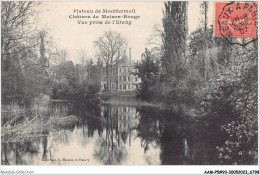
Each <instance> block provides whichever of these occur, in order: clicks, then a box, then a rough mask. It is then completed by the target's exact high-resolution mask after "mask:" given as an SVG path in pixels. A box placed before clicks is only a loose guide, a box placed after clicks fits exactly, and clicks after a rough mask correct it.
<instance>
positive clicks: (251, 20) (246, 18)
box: [215, 2, 257, 46]
mask: <svg viewBox="0 0 260 175" xmlns="http://www.w3.org/2000/svg"><path fill="white" fill-rule="evenodd" d="M215 7H216V8H215V12H216V16H215V18H216V19H215V36H220V37H224V38H225V39H227V40H228V41H229V42H230V43H232V44H239V45H242V46H245V45H247V44H249V43H251V42H253V41H256V40H257V3H256V2H230V3H227V2H216V6H215ZM239 38H240V39H239Z"/></svg>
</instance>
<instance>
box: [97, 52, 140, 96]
mask: <svg viewBox="0 0 260 175" xmlns="http://www.w3.org/2000/svg"><path fill="white" fill-rule="evenodd" d="M137 73H138V70H137V69H135V68H134V61H133V60H132V59H131V49H129V56H127V54H126V52H125V53H124V54H123V55H122V57H121V59H120V60H119V61H118V63H116V64H114V65H113V70H112V72H111V71H110V73H109V77H108V85H107V75H106V72H105V71H103V74H102V79H101V80H102V81H101V92H104V91H105V90H106V89H108V91H110V92H134V91H135V90H136V89H137V87H138V85H139V83H140V82H141V79H140V78H139V77H138V76H137Z"/></svg>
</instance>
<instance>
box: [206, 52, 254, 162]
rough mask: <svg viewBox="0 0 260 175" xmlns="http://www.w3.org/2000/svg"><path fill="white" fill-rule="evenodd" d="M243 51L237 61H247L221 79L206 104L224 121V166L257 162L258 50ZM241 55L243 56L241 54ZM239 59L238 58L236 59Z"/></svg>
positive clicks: (209, 110)
mask: <svg viewBox="0 0 260 175" xmlns="http://www.w3.org/2000/svg"><path fill="white" fill-rule="evenodd" d="M234 48H235V49H239V50H237V52H235V54H234V53H233V54H231V55H230V57H231V58H233V59H242V60H244V61H243V62H242V63H241V64H238V65H234V63H233V65H232V69H231V68H230V70H229V71H226V72H224V73H222V74H220V75H219V76H218V77H217V82H218V83H217V85H216V88H214V89H213V90H212V91H211V92H209V93H208V94H207V96H206V98H205V100H204V101H203V102H202V104H203V106H204V109H205V110H207V112H208V113H210V114H211V115H213V116H215V117H218V118H221V120H222V125H221V130H222V131H223V132H224V133H226V141H225V143H223V145H220V146H218V147H217V149H218V150H219V158H220V159H221V160H222V163H223V164H229V163H230V161H232V160H238V161H237V162H236V163H237V164H251V163H252V162H256V160H255V155H256V154H257V134H258V132H257V131H258V126H257V120H258V117H257V78H258V77H257V51H256V50H257V49H255V51H251V52H247V50H245V49H241V48H236V47H234ZM238 53H239V54H240V55H239V56H238V55H237V54H238ZM234 57H237V58H234Z"/></svg>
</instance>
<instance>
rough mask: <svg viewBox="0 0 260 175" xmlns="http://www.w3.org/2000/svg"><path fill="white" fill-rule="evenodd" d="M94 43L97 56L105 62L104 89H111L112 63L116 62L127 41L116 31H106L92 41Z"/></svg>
mask: <svg viewBox="0 0 260 175" xmlns="http://www.w3.org/2000/svg"><path fill="white" fill-rule="evenodd" d="M94 44H95V46H96V48H97V49H98V55H99V57H101V58H102V59H103V60H104V62H105V64H106V81H107V82H106V83H107V89H106V90H111V81H112V76H113V65H114V64H115V63H117V62H118V60H119V58H120V57H121V55H122V54H123V53H124V51H125V49H126V46H127V41H126V39H125V38H124V37H123V36H121V34H120V33H118V32H115V31H106V32H105V33H104V34H103V35H102V36H101V37H99V38H98V40H96V41H94Z"/></svg>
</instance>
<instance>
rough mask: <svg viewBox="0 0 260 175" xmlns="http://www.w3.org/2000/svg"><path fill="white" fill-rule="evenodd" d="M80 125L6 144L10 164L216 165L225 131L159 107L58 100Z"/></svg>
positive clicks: (57, 107)
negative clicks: (222, 133) (222, 131)
mask: <svg viewBox="0 0 260 175" xmlns="http://www.w3.org/2000/svg"><path fill="white" fill-rule="evenodd" d="M48 111H49V112H50V113H59V112H62V113H65V114H66V115H75V116H78V117H79V120H78V122H77V123H76V124H73V125H71V126H69V127H67V128H66V129H61V130H59V131H57V132H49V133H48V136H44V137H39V138H37V139H34V140H31V141H28V142H26V143H12V144H11V143H9V144H7V143H5V144H3V143H2V148H1V153H2V154H1V155H2V156H1V160H2V164H9V165H209V164H211V165H215V164H219V163H220V162H219V160H218V153H217V150H216V146H217V145H218V144H220V143H223V141H225V140H223V139H222V137H221V135H219V134H218V133H219V132H218V131H217V130H216V129H215V128H214V126H217V125H210V126H209V124H207V123H205V122H201V121H196V120H193V121H190V120H187V119H185V118H183V117H179V116H178V115H177V114H175V113H173V112H171V111H167V110H160V109H159V108H157V107H144V106H136V105H131V104H128V105H120V104H113V105H112V104H103V105H98V104H91V103H86V102H77V103H74V102H52V103H51V104H50V105H49V107H48Z"/></svg>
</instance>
